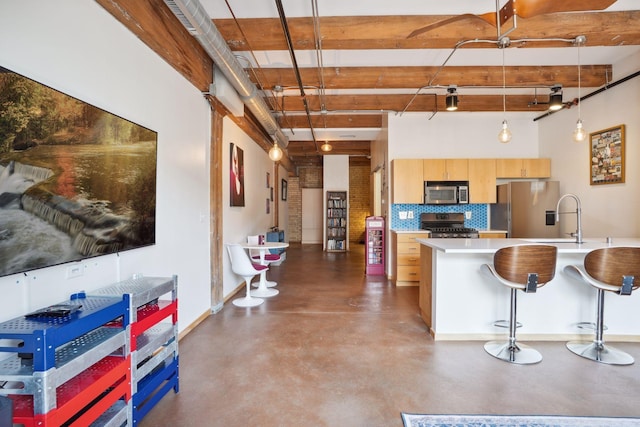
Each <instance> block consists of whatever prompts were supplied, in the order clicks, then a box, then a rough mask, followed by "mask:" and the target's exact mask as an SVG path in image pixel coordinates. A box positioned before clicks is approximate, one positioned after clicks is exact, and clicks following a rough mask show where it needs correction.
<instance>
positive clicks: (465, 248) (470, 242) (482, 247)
mask: <svg viewBox="0 0 640 427" xmlns="http://www.w3.org/2000/svg"><path fill="white" fill-rule="evenodd" d="M416 240H417V241H418V242H419V243H421V244H423V245H426V246H430V247H432V248H433V249H436V250H439V251H442V252H444V253H469V254H480V253H495V252H496V251H497V250H498V249H501V248H504V247H506V246H511V245H526V244H533V243H540V244H548V245H554V246H557V247H558V253H576V254H578V253H587V252H591V251H592V250H594V249H600V248H606V247H609V246H640V239H639V238H622V237H615V238H613V241H612V243H607V242H606V238H605V237H585V238H584V243H582V244H577V243H575V239H574V238H572V237H571V238H566V239H564V238H551V239H533V238H532V239H524V238H523V239H416Z"/></svg>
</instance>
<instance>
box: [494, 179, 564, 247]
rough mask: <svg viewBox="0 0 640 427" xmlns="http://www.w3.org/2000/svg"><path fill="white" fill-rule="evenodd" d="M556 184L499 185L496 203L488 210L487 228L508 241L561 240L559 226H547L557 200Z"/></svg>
mask: <svg viewBox="0 0 640 427" xmlns="http://www.w3.org/2000/svg"><path fill="white" fill-rule="evenodd" d="M559 188H560V185H559V183H558V181H521V182H518V181H514V182H509V183H507V184H500V185H498V202H497V203H495V204H492V205H491V208H490V221H489V224H490V228H491V229H495V230H507V233H508V234H507V237H560V227H559V226H558V225H546V224H547V223H548V222H551V223H553V222H555V221H547V219H549V218H550V217H551V218H552V217H553V215H554V214H555V209H556V203H557V202H558V200H559V198H560V189H559Z"/></svg>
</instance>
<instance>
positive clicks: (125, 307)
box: [0, 294, 129, 372]
mask: <svg viewBox="0 0 640 427" xmlns="http://www.w3.org/2000/svg"><path fill="white" fill-rule="evenodd" d="M60 304H82V308H81V309H80V310H79V311H77V312H75V313H72V314H70V315H68V316H64V317H37V318H27V317H24V316H22V317H17V318H15V319H12V320H8V321H6V322H3V323H0V343H2V344H4V345H2V346H0V352H9V353H20V354H31V355H32V358H33V370H34V371H36V372H39V371H41V372H44V371H47V370H49V369H51V368H54V367H56V350H57V349H58V348H59V347H60V346H62V345H64V344H67V343H69V342H71V341H73V340H74V339H76V338H79V337H80V336H82V335H84V334H87V333H88V332H90V331H92V330H94V329H96V328H98V327H100V326H102V325H105V324H107V323H109V322H111V321H113V320H116V319H119V318H122V324H121V329H122V330H124V329H126V327H127V326H128V325H129V296H128V295H124V296H120V297H87V296H85V295H84V294H79V295H75V296H72V298H71V299H70V300H69V301H64V302H62V303H60Z"/></svg>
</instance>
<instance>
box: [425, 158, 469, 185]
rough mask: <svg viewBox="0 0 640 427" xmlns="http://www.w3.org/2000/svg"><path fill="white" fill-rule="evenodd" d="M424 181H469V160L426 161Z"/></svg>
mask: <svg viewBox="0 0 640 427" xmlns="http://www.w3.org/2000/svg"><path fill="white" fill-rule="evenodd" d="M422 170H423V178H424V181H467V180H468V179H469V160H467V159H424V160H423V166H422Z"/></svg>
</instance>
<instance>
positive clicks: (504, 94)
mask: <svg viewBox="0 0 640 427" xmlns="http://www.w3.org/2000/svg"><path fill="white" fill-rule="evenodd" d="M505 49H506V47H503V48H502V115H503V118H504V120H506V119H507V77H506V74H505V71H504V50H505Z"/></svg>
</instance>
